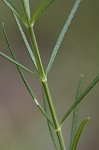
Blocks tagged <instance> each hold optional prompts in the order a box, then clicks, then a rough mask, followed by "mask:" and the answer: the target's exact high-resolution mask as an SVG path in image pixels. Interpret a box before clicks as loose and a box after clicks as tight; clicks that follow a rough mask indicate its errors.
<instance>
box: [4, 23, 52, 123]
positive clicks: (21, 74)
mask: <svg viewBox="0 0 99 150" xmlns="http://www.w3.org/2000/svg"><path fill="white" fill-rule="evenodd" d="M2 27H3V33H4V36H5V39H6V42H7V45H8V48H9V51H10V53H11V55H12V57H13V59H14V60H15V61H16V57H15V55H14V52H13V50H12V47H11V44H10V42H9V39H8V36H7V32H6V30H5V27H4V23H3V25H2ZM16 66H17V69H18V71H19V73H20V76H21V78H22V80H23V82H24V84H25V86H26V88H27V90H28V92H29V93H30V95H31V97H32V99H33V100H34V102H35V103H36V105H37V107H38V108H39V109H40V111H41V112H42V113H43V115H44V116H45V117H46V118H47V119H48V120H49V122H50V124H51V125H52V126H53V124H52V122H51V121H50V119H49V117H48V115H47V114H46V112H45V111H44V110H43V108H42V106H41V105H40V104H39V102H38V100H37V99H36V96H35V94H34V92H33V90H32V89H31V87H30V85H29V84H28V81H27V80H26V78H25V76H24V74H23V72H22V70H21V68H20V66H19V65H18V64H16Z"/></svg>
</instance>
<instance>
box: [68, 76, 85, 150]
mask: <svg viewBox="0 0 99 150" xmlns="http://www.w3.org/2000/svg"><path fill="white" fill-rule="evenodd" d="M82 78H83V74H81V76H80V80H79V83H78V87H77V93H76V98H75V102H76V101H77V100H78V99H77V98H78V96H79V95H80V93H81V89H82ZM78 113H79V105H77V106H76V107H75V108H74V111H73V118H72V128H71V140H70V148H71V146H72V143H73V141H74V137H75V135H76V132H77V122H78Z"/></svg>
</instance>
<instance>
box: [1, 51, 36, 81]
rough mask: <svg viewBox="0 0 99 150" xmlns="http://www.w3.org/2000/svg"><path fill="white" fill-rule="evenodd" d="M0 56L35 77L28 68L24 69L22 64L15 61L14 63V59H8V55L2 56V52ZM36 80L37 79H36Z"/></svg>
mask: <svg viewBox="0 0 99 150" xmlns="http://www.w3.org/2000/svg"><path fill="white" fill-rule="evenodd" d="M0 55H1V56H3V57H4V58H6V59H7V60H9V61H10V62H12V63H14V64H16V65H18V66H19V67H21V68H22V69H24V70H25V71H27V72H29V73H31V74H33V75H35V76H36V77H37V75H36V74H35V73H34V72H32V71H31V70H29V69H28V68H26V67H24V66H23V65H22V64H20V63H18V62H17V61H15V60H14V59H12V58H11V57H9V56H8V55H6V54H4V53H3V52H1V51H0ZM37 78H38V77H37Z"/></svg>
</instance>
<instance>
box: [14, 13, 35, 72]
mask: <svg viewBox="0 0 99 150" xmlns="http://www.w3.org/2000/svg"><path fill="white" fill-rule="evenodd" d="M13 15H14V18H15V21H16V23H17V25H18V28H19V31H20V33H21V36H22V38H23V41H24V43H25V45H26V48H27V50H28V53H29V55H30V57H31V60H32V62H33V63H34V65H35V67H36V69H37V64H36V60H35V57H34V54H33V52H32V49H31V47H30V45H29V43H28V41H27V38H26V36H25V33H24V31H23V29H22V27H21V24H20V22H19V20H18V17H17V16H16V15H15V14H13ZM37 70H38V69H37Z"/></svg>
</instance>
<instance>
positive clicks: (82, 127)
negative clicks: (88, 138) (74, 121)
mask: <svg viewBox="0 0 99 150" xmlns="http://www.w3.org/2000/svg"><path fill="white" fill-rule="evenodd" d="M89 119H90V118H89V117H88V118H86V119H85V120H83V121H82V122H81V124H80V125H79V128H78V130H77V133H76V135H75V138H74V141H73V144H72V148H71V150H76V148H77V144H78V141H79V138H80V136H81V133H82V131H83V129H84V126H85V125H86V123H87V122H88V121H89Z"/></svg>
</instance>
